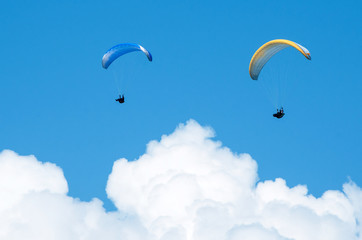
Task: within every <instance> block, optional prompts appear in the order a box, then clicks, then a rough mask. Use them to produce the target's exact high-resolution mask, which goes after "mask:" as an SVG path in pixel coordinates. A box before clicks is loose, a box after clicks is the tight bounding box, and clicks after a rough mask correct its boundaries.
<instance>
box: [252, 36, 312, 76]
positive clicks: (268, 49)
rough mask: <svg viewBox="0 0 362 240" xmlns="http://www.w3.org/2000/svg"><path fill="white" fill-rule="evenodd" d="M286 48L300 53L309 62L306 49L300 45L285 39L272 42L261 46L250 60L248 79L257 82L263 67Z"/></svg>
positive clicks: (309, 58)
mask: <svg viewBox="0 0 362 240" xmlns="http://www.w3.org/2000/svg"><path fill="white" fill-rule="evenodd" d="M287 47H294V48H295V49H297V50H298V51H299V52H301V53H302V54H303V55H304V56H305V57H306V58H307V59H308V60H311V56H310V53H309V51H308V49H306V48H305V47H303V46H302V45H300V44H298V43H295V42H292V41H289V40H285V39H276V40H272V41H270V42H267V43H265V44H264V45H263V46H261V47H260V48H259V49H258V50H257V51H256V52H255V53H254V55H253V57H252V58H251V61H250V65H249V74H250V77H251V78H252V79H253V80H258V77H259V74H260V71H261V70H262V69H263V67H264V65H265V64H266V63H267V62H268V61H269V59H270V58H271V57H273V56H274V55H275V54H276V53H278V52H279V51H281V50H283V49H284V48H287Z"/></svg>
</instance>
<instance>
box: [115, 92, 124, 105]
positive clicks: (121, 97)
mask: <svg viewBox="0 0 362 240" xmlns="http://www.w3.org/2000/svg"><path fill="white" fill-rule="evenodd" d="M116 101H117V102H119V103H124V94H122V95H119V98H117V99H116Z"/></svg>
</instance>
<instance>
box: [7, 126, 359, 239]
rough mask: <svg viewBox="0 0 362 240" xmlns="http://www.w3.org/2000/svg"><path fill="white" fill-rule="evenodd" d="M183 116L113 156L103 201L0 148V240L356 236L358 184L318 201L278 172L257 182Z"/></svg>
mask: <svg viewBox="0 0 362 240" xmlns="http://www.w3.org/2000/svg"><path fill="white" fill-rule="evenodd" d="M213 136H214V132H213V130H212V129H211V128H208V127H202V126H200V125H199V124H198V123H197V122H196V121H194V120H190V121H188V122H187V123H186V124H181V125H180V126H179V127H178V128H177V129H176V130H175V131H174V132H173V133H172V134H170V135H164V136H162V138H161V140H160V141H151V142H150V143H149V144H148V145H147V149H146V152H145V153H144V154H143V155H142V156H140V157H139V158H138V159H137V160H135V161H128V160H127V159H124V158H123V159H119V160H117V161H116V162H115V163H114V166H113V169H112V172H111V173H110V175H109V178H108V183H107V186H106V191H107V194H108V196H109V198H110V199H111V200H112V201H113V202H114V204H115V206H116V207H117V209H118V211H115V212H107V211H105V209H104V208H103V207H102V202H101V201H100V200H99V199H96V198H94V199H93V200H92V201H90V202H85V201H81V200H79V199H75V198H72V197H70V196H67V191H68V187H67V182H66V180H65V178H64V175H63V172H62V170H61V169H60V168H59V167H58V166H56V165H54V164H51V163H41V162H39V161H38V160H37V159H36V158H35V157H34V156H19V155H17V154H16V153H14V152H12V151H10V150H4V151H3V152H1V153H0V240H2V239H10V240H11V239H14V240H17V239H40V240H42V239H85V240H88V239H129V240H138V239H142V240H166V239H167V240H204V239H205V240H206V239H207V240H213V239H215V240H216V239H217V240H239V239H244V240H264V239H270V240H325V239H328V240H345V239H350V240H361V239H362V236H361V234H362V229H361V225H360V222H361V221H362V190H361V188H359V187H358V186H357V185H356V184H354V183H353V182H348V183H345V184H344V185H343V190H342V191H326V192H325V193H324V194H323V195H322V196H321V197H320V198H316V197H314V196H312V195H309V194H308V189H307V187H306V186H302V185H298V186H295V187H289V186H288V185H287V183H286V181H285V180H284V179H280V178H276V179H273V180H269V181H263V182H260V181H258V175H257V163H256V162H255V160H253V159H252V158H251V156H250V155H248V154H236V153H233V152H232V151H231V150H230V149H228V148H227V147H224V146H222V144H221V142H218V141H214V140H212V137H213Z"/></svg>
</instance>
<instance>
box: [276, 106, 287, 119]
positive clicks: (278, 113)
mask: <svg viewBox="0 0 362 240" xmlns="http://www.w3.org/2000/svg"><path fill="white" fill-rule="evenodd" d="M284 115H285V113H284V110H283V107H282V108H281V109H280V110H279V109H277V113H274V114H273V117H276V118H282V117H284Z"/></svg>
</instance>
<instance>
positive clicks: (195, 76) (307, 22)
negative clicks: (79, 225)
mask: <svg viewBox="0 0 362 240" xmlns="http://www.w3.org/2000/svg"><path fill="white" fill-rule="evenodd" d="M361 7H362V3H361V1H347V2H341V1H329V2H328V3H327V2H323V1H320V2H315V1H304V2H303V3H302V2H291V1H290V2H286V1H227V2H223V3H221V2H220V1H180V2H176V1H175V2H171V1H87V2H84V1H62V2H59V1H37V2H36V3H34V2H29V1H7V2H6V3H3V4H2V7H1V9H0V16H1V19H2V21H1V22H0V27H1V29H2V38H1V39H0V44H1V46H2V48H1V51H0V52H1V55H2V56H3V57H2V58H1V59H0V66H1V67H0V78H1V82H2V87H1V94H0V109H1V113H2V114H1V115H0V134H1V137H0V149H1V150H3V149H11V150H13V151H15V152H17V153H19V154H21V155H28V154H34V155H35V156H36V157H37V159H38V160H40V161H50V162H53V163H56V164H57V165H58V166H60V167H61V168H62V169H63V171H64V174H65V177H66V178H67V180H68V184H69V195H71V196H73V197H79V198H80V199H82V200H89V199H91V198H93V197H98V198H100V199H101V200H102V201H104V202H105V206H106V208H108V209H112V208H113V206H112V203H111V202H109V201H108V200H107V198H106V193H105V190H104V189H105V185H106V181H107V177H108V175H109V173H110V172H111V168H112V165H113V162H114V161H115V160H116V159H119V158H121V157H125V158H127V159H130V160H132V159H136V158H138V157H139V156H140V155H141V154H143V153H144V151H145V148H146V144H147V143H148V142H149V141H150V140H153V139H160V137H161V135H163V134H168V133H171V132H172V131H173V130H174V129H175V127H176V126H177V125H178V124H179V123H183V122H185V121H187V120H189V119H195V120H196V121H197V122H199V123H200V124H201V125H206V126H211V127H212V128H213V129H214V130H215V132H216V139H217V140H220V141H222V143H223V145H225V146H227V147H229V148H230V149H231V150H232V151H233V152H237V153H249V154H251V156H252V157H253V158H254V159H255V160H256V161H257V163H258V167H259V171H258V173H259V178H260V179H261V180H264V179H274V178H277V177H282V178H284V179H285V180H286V181H287V183H288V185H290V186H294V185H297V184H306V185H307V186H308V189H309V191H310V192H311V193H312V194H314V195H316V196H319V195H321V194H322V193H323V192H324V191H325V190H327V189H341V186H342V184H343V183H344V182H346V181H348V177H350V178H351V179H352V180H353V181H354V182H355V183H356V184H357V185H359V186H361V185H362V176H361V174H360V172H361V169H362V163H361V160H362V159H361V155H362V148H361V141H362V127H361V124H360V123H361V122H362V109H361V102H362V96H361V94H360V93H361V91H362V83H361V79H362V74H361V71H360V66H361V64H362V62H361V60H360V59H361V58H360V55H361V54H362V49H361V40H362V17H361V14H360V9H361ZM276 38H285V39H290V40H293V41H296V42H297V43H300V44H302V45H303V46H305V47H307V48H308V49H309V50H310V52H311V56H312V61H311V62H308V61H306V60H305V59H303V57H302V56H301V55H300V54H299V53H298V52H293V51H291V54H290V55H289V54H288V55H287V56H286V60H287V61H293V64H292V65H293V67H294V65H297V66H298V67H294V68H293V69H295V72H293V74H291V76H292V77H291V79H290V82H291V89H290V91H289V92H288V96H289V97H288V99H287V101H286V102H285V104H284V105H285V109H286V113H287V115H286V116H285V118H283V119H281V120H276V119H274V118H272V117H271V114H272V113H273V112H274V111H275V109H274V107H273V106H272V105H271V104H270V102H269V101H268V99H267V97H266V95H265V93H264V92H263V90H262V89H261V88H260V87H259V86H257V83H255V82H253V81H252V80H251V79H250V77H249V75H248V66H249V61H250V59H251V57H252V55H253V53H254V52H255V51H256V50H257V48H258V47H259V46H261V45H262V44H263V43H265V42H267V41H269V40H272V39H276ZM121 42H135V43H139V44H141V45H143V46H144V47H145V48H147V49H148V50H149V51H150V52H151V53H152V55H153V58H154V60H153V62H152V63H149V62H148V61H147V59H146V58H145V57H144V56H141V55H139V56H134V58H135V59H137V60H136V62H137V65H138V66H137V72H136V73H133V74H131V75H132V77H131V78H132V79H129V80H125V81H126V84H127V92H126V93H125V94H126V101H127V102H126V104H124V105H119V104H117V103H115V101H114V99H115V97H117V92H116V91H115V86H114V82H113V80H112V77H113V76H112V74H111V72H109V71H106V70H104V69H103V68H102V67H101V58H102V55H103V54H104V53H105V51H106V50H108V49H109V48H110V47H111V46H113V45H115V44H118V43H121ZM138 60H139V62H138ZM280 61H282V59H281V60H280ZM128 66H129V68H130V71H131V70H132V68H133V66H132V65H128ZM288 80H289V79H288Z"/></svg>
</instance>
